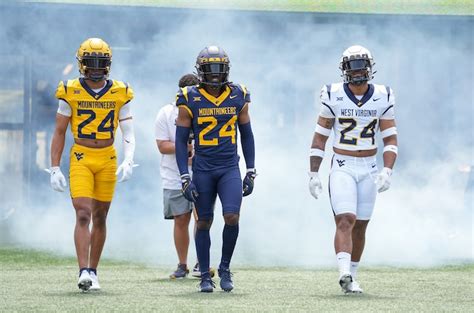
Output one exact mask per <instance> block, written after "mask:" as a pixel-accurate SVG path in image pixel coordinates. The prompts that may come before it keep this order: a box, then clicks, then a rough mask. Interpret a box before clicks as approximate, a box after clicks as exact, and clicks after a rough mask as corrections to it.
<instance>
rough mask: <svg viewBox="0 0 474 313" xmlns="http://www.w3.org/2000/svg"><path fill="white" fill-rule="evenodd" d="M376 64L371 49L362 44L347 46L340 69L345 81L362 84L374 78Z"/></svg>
mask: <svg viewBox="0 0 474 313" xmlns="http://www.w3.org/2000/svg"><path fill="white" fill-rule="evenodd" d="M374 65H375V63H374V60H373V58H372V54H371V53H370V51H369V50H368V49H366V48H364V47H362V46H351V47H349V48H347V49H346V50H345V51H344V52H343V53H342V57H341V62H340V63H339V69H340V70H341V71H342V75H341V77H342V78H343V79H344V82H345V83H350V84H354V85H362V84H364V83H365V82H368V81H369V80H371V79H372V78H374V74H375V73H376V72H372V67H373V66H374Z"/></svg>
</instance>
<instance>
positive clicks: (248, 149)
mask: <svg viewBox="0 0 474 313" xmlns="http://www.w3.org/2000/svg"><path fill="white" fill-rule="evenodd" d="M239 131H240V140H241V143H242V153H243V154H244V158H245V164H246V166H247V168H248V169H249V168H255V140H254V137H253V132H252V127H251V125H250V122H248V123H245V124H239Z"/></svg>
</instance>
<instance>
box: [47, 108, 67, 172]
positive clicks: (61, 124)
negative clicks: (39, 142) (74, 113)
mask: <svg viewBox="0 0 474 313" xmlns="http://www.w3.org/2000/svg"><path fill="white" fill-rule="evenodd" d="M70 119H71V118H70V117H69V116H64V115H61V114H56V128H55V130H54V134H53V140H52V143H51V166H59V165H60V162H61V155H62V154H63V149H64V142H65V140H66V131H67V126H68V125H69V120H70Z"/></svg>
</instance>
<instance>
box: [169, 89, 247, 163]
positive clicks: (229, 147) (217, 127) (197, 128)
mask: <svg viewBox="0 0 474 313" xmlns="http://www.w3.org/2000/svg"><path fill="white" fill-rule="evenodd" d="M248 102H250V93H249V92H248V91H247V89H246V88H245V86H243V85H237V84H228V85H227V86H226V87H225V91H224V92H223V93H222V94H221V95H220V96H219V97H217V98H216V97H214V96H212V95H210V94H209V93H207V92H206V90H204V88H199V87H198V86H192V87H185V88H181V89H180V91H179V92H178V95H177V97H176V105H177V106H182V107H184V108H185V109H186V110H187V111H188V113H189V114H190V116H191V117H192V130H193V132H194V138H195V146H194V149H195V152H196V153H195V157H194V160H193V170H195V171H196V170H198V171H199V170H200V171H210V170H214V169H219V168H225V167H232V166H237V165H238V163H239V156H238V154H237V131H236V125H237V118H238V115H239V113H240V111H241V110H242V109H243V108H244V106H245V105H246V103H248Z"/></svg>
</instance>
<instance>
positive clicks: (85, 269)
mask: <svg viewBox="0 0 474 313" xmlns="http://www.w3.org/2000/svg"><path fill="white" fill-rule="evenodd" d="M82 271H88V272H89V269H88V268H87V267H82V268H80V269H79V276H81V273H82Z"/></svg>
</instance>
